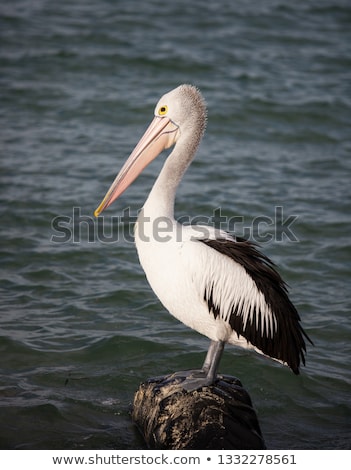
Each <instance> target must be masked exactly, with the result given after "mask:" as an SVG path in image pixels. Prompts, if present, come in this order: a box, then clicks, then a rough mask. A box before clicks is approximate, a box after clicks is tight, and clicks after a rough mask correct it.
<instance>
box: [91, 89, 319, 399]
mask: <svg viewBox="0 0 351 470" xmlns="http://www.w3.org/2000/svg"><path fill="white" fill-rule="evenodd" d="M206 120H207V111H206V105H205V102H204V99H203V98H202V95H201V93H200V91H199V90H198V89H197V88H196V87H194V86H192V85H181V86H179V87H177V88H175V89H174V90H172V91H170V92H168V93H166V94H165V95H164V96H162V98H161V99H160V100H159V102H158V103H157V105H156V108H155V111H154V118H153V120H152V122H151V124H150V125H149V127H148V128H147V130H146V131H145V133H144V135H143V136H142V138H141V139H140V141H139V143H138V144H137V145H136V147H135V148H134V150H133V151H132V153H131V155H130V156H129V158H128V159H127V161H126V162H125V164H124V166H123V167H122V169H121V171H120V172H119V173H118V175H117V176H116V178H115V180H114V181H113V183H112V185H111V187H110V188H109V190H108V191H107V193H106V195H105V197H104V199H103V200H102V202H101V204H100V205H99V207H98V208H97V209H96V211H95V216H99V215H100V214H101V212H102V211H103V210H105V209H106V208H107V207H109V206H110V204H112V203H113V202H114V201H115V200H116V199H117V198H118V197H119V196H120V195H121V194H122V193H123V192H124V191H125V190H126V189H127V188H128V186H129V185H130V184H131V183H132V182H133V181H134V180H135V179H136V178H137V176H138V175H139V174H140V173H141V172H142V171H143V169H144V168H145V167H146V166H147V165H148V164H149V163H150V162H151V161H152V160H154V159H155V158H156V157H157V156H158V155H159V154H160V153H161V152H162V151H163V150H164V149H168V148H170V147H172V146H174V148H173V151H172V152H171V153H170V154H169V156H168V157H167V159H166V160H165V163H164V165H163V168H162V170H161V172H160V174H159V176H158V178H157V180H156V182H155V183H154V185H153V188H152V190H151V192H150V194H149V196H148V198H147V200H146V202H145V204H144V206H143V208H142V209H141V211H140V213H139V216H138V219H137V222H136V225H135V243H136V248H137V251H138V255H139V259H140V263H141V265H142V267H143V269H144V271H145V274H146V277H147V280H148V282H149V284H150V286H151V287H152V289H153V291H154V292H155V294H156V296H157V297H158V298H159V300H160V301H161V303H162V304H163V306H164V307H165V308H166V309H167V310H168V311H169V312H170V313H171V314H172V315H173V316H174V317H176V318H177V319H178V320H180V321H181V322H183V323H184V324H185V325H187V326H188V327H190V328H192V329H194V330H196V331H198V332H199V333H201V334H203V335H205V336H207V337H208V338H209V339H210V340H211V342H210V346H209V349H208V352H207V355H206V358H205V361H204V363H203V366H202V368H201V369H199V370H197V371H188V374H187V376H186V379H185V381H184V382H183V383H182V387H183V388H184V389H185V390H188V391H191V390H196V389H198V388H201V387H203V386H209V385H212V384H213V383H214V382H215V381H216V378H217V370H218V365H219V362H220V359H221V356H222V353H223V349H224V345H225V344H226V343H230V344H233V345H236V346H240V347H243V348H246V349H253V350H255V351H256V352H258V353H260V354H263V355H264V356H268V357H270V358H272V359H275V360H276V361H279V362H280V363H282V364H284V365H287V366H289V367H290V368H291V369H292V371H293V372H294V373H295V374H298V373H299V366H300V362H301V361H302V363H303V364H305V357H304V352H305V351H306V345H305V339H307V340H309V341H310V339H309V338H308V336H307V334H306V333H305V332H304V330H303V328H302V326H301V324H300V317H299V314H298V312H297V310H296V309H295V307H294V305H293V304H292V303H291V301H290V300H289V297H288V294H287V287H286V284H285V283H284V281H283V280H282V278H281V277H280V275H279V274H278V272H277V271H276V269H275V267H274V264H273V263H272V262H271V261H270V260H269V259H268V258H267V257H266V256H265V255H263V254H262V253H260V252H259V251H258V250H257V248H256V247H255V245H254V244H253V243H251V242H249V241H246V240H243V239H242V238H239V237H235V236H234V235H231V234H229V233H227V232H225V231H222V230H218V229H216V228H214V227H210V226H197V225H181V224H179V223H178V222H177V221H176V220H175V218H174V201H175V195H176V190H177V188H178V185H179V183H180V181H181V179H182V177H183V175H184V173H185V171H186V170H187V168H188V166H189V165H190V163H191V161H192V160H193V158H194V155H195V153H196V151H197V149H198V146H199V144H200V141H201V139H202V136H203V134H204V131H205V127H206ZM213 163H214V162H213Z"/></svg>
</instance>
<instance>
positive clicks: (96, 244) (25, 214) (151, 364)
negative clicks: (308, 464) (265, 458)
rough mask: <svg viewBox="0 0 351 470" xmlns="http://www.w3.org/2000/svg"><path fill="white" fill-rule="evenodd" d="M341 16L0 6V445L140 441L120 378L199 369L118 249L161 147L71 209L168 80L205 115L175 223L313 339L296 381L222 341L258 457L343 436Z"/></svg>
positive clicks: (196, 5)
mask: <svg viewBox="0 0 351 470" xmlns="http://www.w3.org/2000/svg"><path fill="white" fill-rule="evenodd" d="M350 24H351V6H350V3H349V2H348V1H347V0H334V1H332V0H319V1H317V0H306V1H304V2H287V1H284V0H267V1H265V2H249V1H246V0H239V1H236V2H230V1H227V0H217V1H216V2H208V1H206V2H205V1H200V0H195V1H192V2H189V1H185V0H174V1H173V2H161V1H159V0H152V1H149V2H139V1H127V0H118V1H112V0H110V1H108V0H99V1H97V0H84V1H83V0H80V1H75V2H72V1H67V0H61V1H60V2H50V1H48V0H32V1H31V2H26V1H24V0H12V1H11V2H7V1H6V2H2V4H1V6H0V85H1V86H0V100H1V101H0V102H1V106H0V142H1V145H0V152H1V160H0V161H1V163H0V165H1V169H0V181H1V193H0V197H1V205H0V211H1V219H0V220H1V225H0V232H1V245H0V260H1V265H0V279H1V280H0V295H1V297H0V298H1V302H0V447H1V448H3V449H15V448H16V449H111V448H115V449H143V448H145V444H144V443H143V441H142V439H141V437H140V436H139V434H138V432H137V430H136V429H135V427H134V426H133V424H132V422H131V419H130V414H129V411H130V405H131V403H132V400H133V394H134V392H135V391H136V390H137V388H138V386H139V383H140V382H141V381H143V380H145V379H147V378H148V377H152V376H157V375H161V374H167V373H170V372H172V371H176V370H182V369H184V368H196V367H199V366H200V365H201V364H202V361H203V358H204V355H205V351H206V349H207V346H208V340H207V339H206V338H204V337H202V336H200V335H199V334H198V333H196V332H194V331H191V330H189V329H188V328H186V327H185V326H184V325H182V324H180V323H179V322H178V321H177V320H175V319H174V318H172V317H171V316H170V315H169V314H168V313H167V312H166V311H164V309H163V307H162V306H161V305H160V303H159V301H158V300H157V298H156V297H155V296H154V294H153V293H152V291H151V289H150V288H149V286H148V284H147V282H146V280H145V277H144V274H143V272H142V270H141V268H140V265H139V262H138V259H137V255H136V251H135V247H134V245H133V241H132V238H133V237H132V234H133V221H134V220H135V216H136V214H137V211H138V210H139V209H140V207H141V206H142V204H143V202H144V200H145V198H146V195H147V193H148V191H149V190H150V188H151V186H152V183H153V182H154V180H155V177H156V175H157V173H158V171H159V170H160V168H161V165H162V162H163V160H164V158H165V155H163V156H161V157H160V158H159V159H158V161H155V162H154V163H153V164H152V165H151V166H150V167H148V168H147V169H146V170H145V172H144V173H143V175H141V176H140V177H139V179H138V180H137V181H136V182H134V184H133V185H132V186H131V188H129V189H128V191H126V193H125V194H124V195H123V196H122V197H121V198H120V199H119V200H118V201H117V202H116V203H115V204H114V205H113V206H112V207H111V208H110V209H109V210H108V211H106V213H105V215H104V223H103V227H102V226H99V224H98V221H97V220H96V219H94V217H93V212H94V209H95V208H96V207H97V205H98V204H99V203H100V201H101V198H102V196H103V195H104V194H105V191H106V190H107V188H108V187H109V185H110V183H111V182H112V180H113V178H114V177H115V175H116V173H117V172H118V170H119V169H120V167H121V166H122V163H123V162H124V160H125V159H126V157H127V156H128V155H129V153H130V151H131V150H132V148H133V147H134V145H135V144H136V143H137V141H138V139H139V137H140V136H141V134H142V133H143V131H144V129H145V128H146V126H147V125H148V123H149V121H150V120H151V118H152V113H153V108H154V105H155V103H156V102H157V100H158V99H159V97H160V96H161V95H162V94H163V93H165V92H166V91H168V90H170V89H172V88H174V87H176V86H177V85H179V84H181V83H193V84H195V85H196V86H198V87H199V88H200V89H201V90H202V93H203V95H204V97H205V99H206V101H207V103H208V126H207V132H206V135H205V137H204V140H203V143H202V145H201V147H200V149H199V152H198V155H197V157H196V159H195V161H194V163H193V165H192V166H191V168H190V169H189V170H188V172H187V174H186V176H185V178H184V181H183V182H182V184H181V186H180V188H179V191H178V197H177V203H176V215H177V217H184V216H189V217H191V220H194V219H195V218H202V220H204V218H205V220H208V221H209V222H216V220H217V219H216V216H218V214H220V215H221V216H223V217H226V219H225V220H226V221H227V222H228V223H227V225H228V229H231V230H232V229H234V230H235V231H236V232H237V233H238V234H239V235H244V236H247V237H249V238H251V239H252V240H254V241H257V242H258V243H259V244H260V246H261V249H262V251H263V252H264V253H265V254H267V255H268V256H270V257H271V258H272V260H273V261H274V262H275V263H276V264H277V265H278V267H279V270H280V272H281V274H282V275H283V277H284V279H285V280H286V281H287V283H288V284H289V287H290V296H291V299H292V300H293V302H294V303H295V305H296V307H297V309H298V311H299V313H300V316H301V318H302V322H303V326H304V328H305V330H306V331H307V333H308V334H309V336H310V337H311V338H312V340H313V342H314V347H312V346H309V347H308V350H307V355H306V367H302V370H301V374H300V375H299V376H294V375H293V374H292V373H291V372H290V370H289V369H288V368H285V367H282V366H280V365H279V364H276V363H275V362H273V361H270V360H268V359H265V358H262V357H260V356H258V355H256V354H254V353H251V352H248V351H244V350H240V349H235V348H234V347H230V346H227V347H226V350H225V354H224V356H223V359H222V362H221V365H220V371H221V372H223V373H227V374H231V375H235V376H237V377H238V378H240V379H241V381H242V382H243V385H244V386H245V388H246V390H247V391H248V392H249V394H250V396H251V398H252V400H253V403H254V406H255V409H256V411H257V415H258V418H259V421H260V424H261V428H262V432H263V435H264V438H265V441H266V445H267V447H268V448H269V449H349V448H350V444H351V407H350V384H351V372H350V371H351V345H350V333H351V321H350V307H351V300H350V274H351V243H350V213H351V184H350V180H351V161H350V157H351V138H350V137H351V133H350V129H351V54H350V53H351V29H350ZM222 228H226V226H225V225H222Z"/></svg>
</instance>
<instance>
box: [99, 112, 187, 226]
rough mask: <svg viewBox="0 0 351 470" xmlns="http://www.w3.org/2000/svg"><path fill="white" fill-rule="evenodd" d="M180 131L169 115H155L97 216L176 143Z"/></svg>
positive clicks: (112, 185) (103, 201) (100, 206)
mask: <svg viewBox="0 0 351 470" xmlns="http://www.w3.org/2000/svg"><path fill="white" fill-rule="evenodd" d="M178 131H179V128H178V126H177V125H176V124H174V122H173V121H171V120H170V119H169V118H168V117H166V116H164V117H159V116H155V117H154V119H153V121H152V122H151V124H150V126H149V127H148V128H147V130H146V131H145V134H144V135H143V136H142V138H141V139H140V141H139V143H138V144H137V146H136V147H135V149H134V150H133V152H132V153H131V154H130V156H129V158H128V160H127V161H126V162H125V164H124V165H123V167H122V169H121V171H120V172H119V173H118V175H117V176H116V179H115V180H114V182H113V183H112V184H111V186H110V189H109V190H108V191H107V193H106V196H105V197H104V199H103V200H102V202H101V204H100V205H99V207H98V208H97V209H96V211H95V212H94V215H95V217H98V216H99V215H100V214H101V212H102V211H103V210H105V209H106V208H107V207H108V206H109V205H110V204H112V203H113V201H115V200H116V199H117V198H118V197H119V196H120V195H121V194H122V193H123V192H124V191H125V190H126V189H127V188H128V186H129V185H130V184H132V182H133V181H134V180H135V179H136V178H137V176H138V175H139V174H140V173H141V172H142V171H143V169H144V168H145V167H146V166H147V165H148V164H149V163H151V162H152V160H154V159H155V158H156V157H157V156H158V155H159V154H160V153H161V152H162V150H164V149H167V148H169V147H171V146H172V145H174V144H175V142H176V140H177V137H178V134H179V132H178Z"/></svg>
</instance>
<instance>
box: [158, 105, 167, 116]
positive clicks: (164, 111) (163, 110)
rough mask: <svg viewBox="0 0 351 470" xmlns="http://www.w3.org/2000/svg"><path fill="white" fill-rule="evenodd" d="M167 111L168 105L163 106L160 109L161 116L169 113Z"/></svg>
mask: <svg viewBox="0 0 351 470" xmlns="http://www.w3.org/2000/svg"><path fill="white" fill-rule="evenodd" d="M167 111H168V106H166V105H165V106H161V107H160V109H159V110H158V114H159V116H164V115H165V114H167Z"/></svg>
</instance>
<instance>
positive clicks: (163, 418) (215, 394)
mask: <svg viewBox="0 0 351 470" xmlns="http://www.w3.org/2000/svg"><path fill="white" fill-rule="evenodd" d="M218 377H219V378H218V380H217V381H216V383H215V384H214V385H211V386H210V387H203V388H202V389H200V390H195V391H192V392H186V391H185V390H184V389H182V387H181V384H182V382H183V380H184V379H185V376H184V377H179V376H178V375H177V377H172V375H167V376H164V377H156V378H153V379H149V380H147V381H146V382H144V383H142V384H141V385H140V387H139V389H138V390H137V392H136V393H135V396H134V403H133V410H132V418H133V421H134V422H135V424H136V425H137V426H138V428H139V430H140V432H141V434H142V435H143V437H144V440H145V442H146V444H147V445H148V447H149V448H150V449H169V450H174V449H197V450H199V449H216V450H220V449H237V450H239V449H241V450H243V449H251V450H253V449H265V448H266V447H265V444H264V440H263V437H262V434H261V430H260V426H259V423H258V420H257V416H256V413H255V411H254V409H253V407H252V402H251V399H250V397H249V395H248V393H247V392H246V391H245V390H244V388H243V387H242V384H241V382H240V381H239V380H238V379H237V378H235V377H230V376H218Z"/></svg>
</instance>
